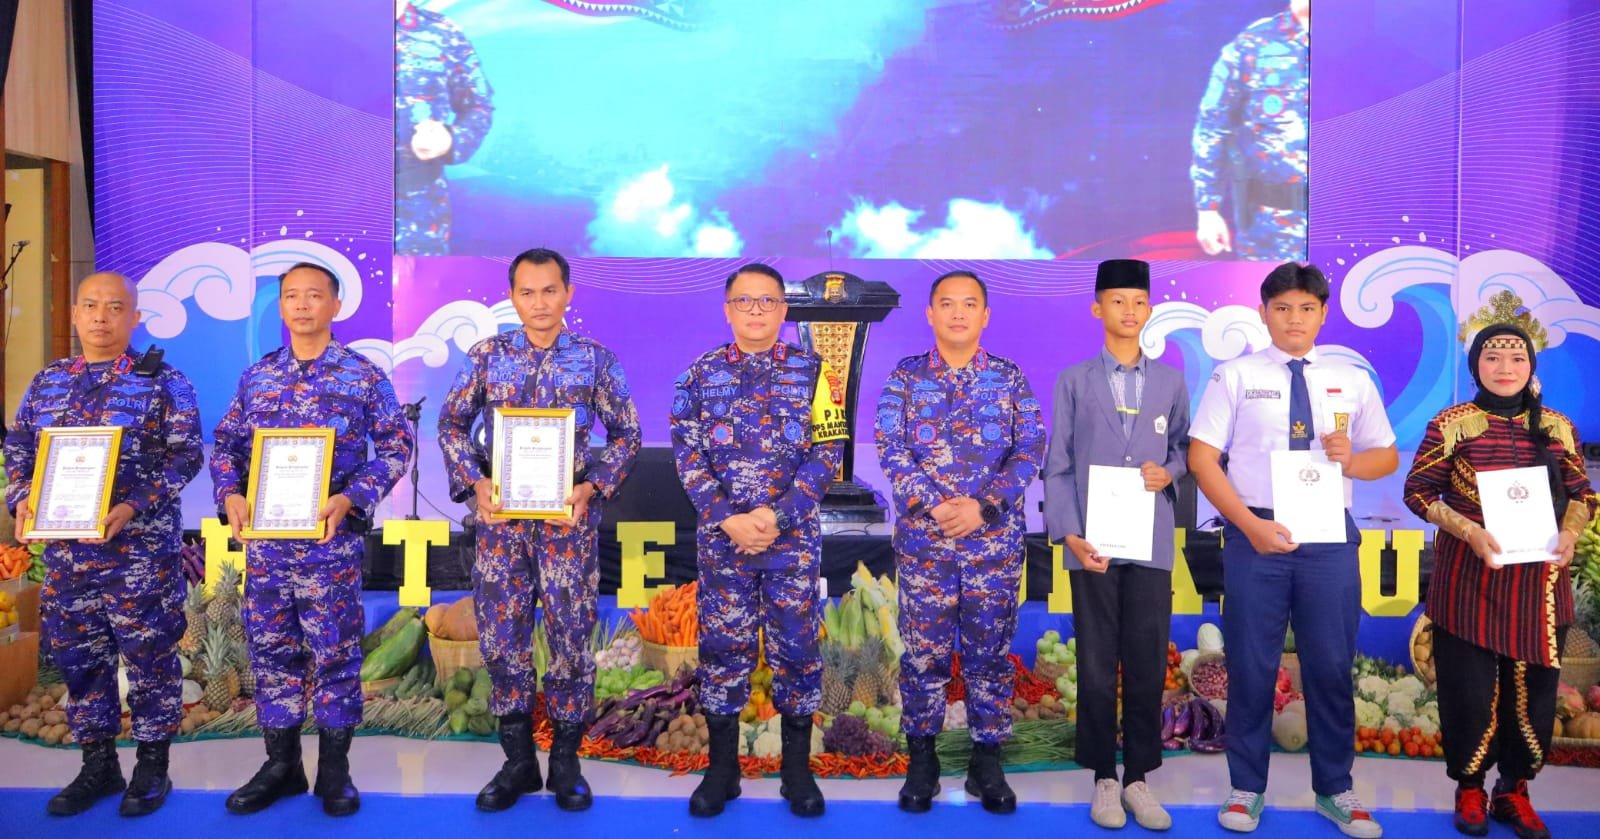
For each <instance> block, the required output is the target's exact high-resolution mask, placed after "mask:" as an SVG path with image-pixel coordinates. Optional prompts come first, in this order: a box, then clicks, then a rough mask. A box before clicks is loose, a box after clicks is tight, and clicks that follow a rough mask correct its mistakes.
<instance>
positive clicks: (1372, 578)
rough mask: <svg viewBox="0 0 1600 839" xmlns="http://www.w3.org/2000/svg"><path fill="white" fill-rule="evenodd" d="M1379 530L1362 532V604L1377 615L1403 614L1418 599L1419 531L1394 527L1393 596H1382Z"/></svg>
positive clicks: (1419, 574) (1367, 610) (1420, 558)
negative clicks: (1395, 528)
mask: <svg viewBox="0 0 1600 839" xmlns="http://www.w3.org/2000/svg"><path fill="white" fill-rule="evenodd" d="M1384 535H1385V534H1384V532H1383V531H1382V530H1363V531H1361V606H1362V608H1363V609H1365V610H1366V612H1367V614H1369V615H1372V616H1373V617H1379V618H1395V617H1405V616H1406V615H1409V614H1411V610H1412V609H1415V608H1416V607H1417V603H1418V602H1419V601H1420V600H1421V593H1422V586H1421V583H1420V579H1421V565H1422V531H1420V530H1396V531H1394V532H1393V533H1392V536H1391V538H1392V539H1393V541H1394V551H1395V569H1394V582H1395V585H1394V596H1393V597H1384V596H1383V545H1384Z"/></svg>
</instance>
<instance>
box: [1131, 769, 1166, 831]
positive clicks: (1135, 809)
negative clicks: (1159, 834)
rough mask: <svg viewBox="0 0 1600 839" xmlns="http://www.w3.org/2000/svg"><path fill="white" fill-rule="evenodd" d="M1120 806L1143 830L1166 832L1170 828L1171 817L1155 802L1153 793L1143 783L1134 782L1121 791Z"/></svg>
mask: <svg viewBox="0 0 1600 839" xmlns="http://www.w3.org/2000/svg"><path fill="white" fill-rule="evenodd" d="M1122 806H1123V807H1126V808H1127V810H1128V812H1130V813H1132V814H1133V820H1134V821H1136V822H1138V823H1139V826H1140V827H1142V828H1144V829H1145V830H1166V829H1168V828H1170V827H1172V816H1170V815H1167V811H1166V810H1164V809H1162V807H1161V804H1160V803H1159V802H1157V801H1156V796H1155V793H1153V792H1151V791H1150V787H1149V786H1148V785H1147V784H1145V782H1144V781H1134V782H1133V783H1131V784H1129V785H1128V786H1127V787H1125V788H1124V789H1123V790H1122Z"/></svg>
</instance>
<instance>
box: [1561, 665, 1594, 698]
mask: <svg viewBox="0 0 1600 839" xmlns="http://www.w3.org/2000/svg"><path fill="white" fill-rule="evenodd" d="M1561 681H1563V682H1565V683H1566V684H1567V687H1570V688H1573V689H1574V690H1576V691H1578V692H1579V693H1583V692H1584V691H1586V690H1588V689H1589V686H1590V685H1593V684H1600V658H1563V659H1561Z"/></svg>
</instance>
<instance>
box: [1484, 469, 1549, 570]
mask: <svg viewBox="0 0 1600 839" xmlns="http://www.w3.org/2000/svg"><path fill="white" fill-rule="evenodd" d="M1478 499H1479V501H1480V502H1481V503H1482V505H1483V527H1484V529H1485V530H1487V531H1489V534H1490V535H1491V536H1493V537H1494V540H1495V541H1496V542H1499V543H1500V550H1502V551H1504V553H1502V554H1500V555H1499V556H1496V557H1495V561H1496V562H1499V563H1501V564H1502V565H1511V564H1515V563H1522V562H1549V561H1551V560H1552V559H1554V558H1555V556H1554V553H1555V549H1556V542H1557V541H1558V538H1559V537H1560V535H1561V533H1560V530H1559V529H1558V526H1557V525H1556V510H1555V505H1554V504H1553V503H1552V499H1551V497H1550V473H1549V472H1548V471H1547V470H1546V469H1545V468H1544V467H1543V466H1527V467H1523V468H1521V469H1496V470H1494V471H1492V472H1479V473H1478Z"/></svg>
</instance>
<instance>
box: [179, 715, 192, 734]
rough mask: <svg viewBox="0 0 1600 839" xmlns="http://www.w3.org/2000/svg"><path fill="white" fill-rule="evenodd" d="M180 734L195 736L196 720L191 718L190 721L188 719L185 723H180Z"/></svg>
mask: <svg viewBox="0 0 1600 839" xmlns="http://www.w3.org/2000/svg"><path fill="white" fill-rule="evenodd" d="M178 733H179V734H193V733H194V718H193V717H190V718H189V719H186V720H184V721H183V722H181V723H178Z"/></svg>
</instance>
